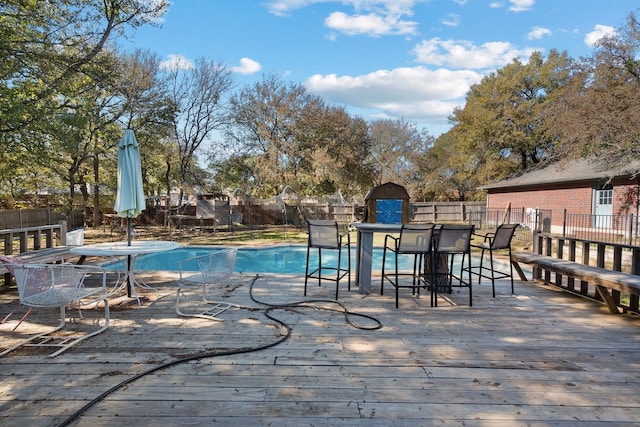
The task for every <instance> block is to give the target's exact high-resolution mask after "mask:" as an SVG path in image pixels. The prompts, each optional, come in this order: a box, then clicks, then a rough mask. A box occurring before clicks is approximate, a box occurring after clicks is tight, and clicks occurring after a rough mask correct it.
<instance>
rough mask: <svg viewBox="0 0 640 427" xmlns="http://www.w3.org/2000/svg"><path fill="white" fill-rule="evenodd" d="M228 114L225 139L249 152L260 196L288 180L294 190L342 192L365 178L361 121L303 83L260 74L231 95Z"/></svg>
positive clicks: (364, 134) (365, 137) (366, 142)
mask: <svg viewBox="0 0 640 427" xmlns="http://www.w3.org/2000/svg"><path fill="white" fill-rule="evenodd" d="M230 117H231V123H230V125H229V127H228V128H227V130H226V133H225V134H226V138H227V141H230V142H231V143H232V144H234V145H235V146H236V148H237V150H238V151H239V152H240V153H242V154H246V155H249V156H250V157H251V159H252V163H253V167H254V168H255V169H254V172H253V173H252V179H253V183H254V184H255V187H254V188H256V189H257V193H258V194H259V195H262V196H268V195H270V196H273V195H277V194H280V193H281V192H282V190H283V189H284V188H285V186H287V185H289V186H291V187H292V188H294V190H295V191H296V192H297V193H299V194H307V195H324V194H330V193H334V192H336V191H337V190H338V189H342V190H344V191H345V194H347V193H352V192H357V191H358V190H359V189H360V188H361V186H362V185H366V184H364V183H367V182H370V176H371V173H370V167H369V166H368V165H367V164H366V159H367V154H368V151H369V149H370V146H371V142H370V137H369V135H368V134H367V126H366V123H365V122H364V121H363V120H362V119H359V118H352V117H351V116H349V114H347V112H346V111H345V109H344V108H342V107H337V106H330V105H326V103H325V102H324V101H323V100H322V99H321V98H320V97H318V96H315V95H312V94H310V93H309V92H308V91H307V90H306V88H305V87H304V86H302V85H299V84H293V83H287V82H283V81H282V80H280V79H279V78H278V77H277V76H275V75H270V76H265V77H264V78H263V80H262V81H260V82H257V83H255V84H254V85H250V86H245V87H244V88H242V89H241V90H240V91H239V92H238V93H237V94H235V95H234V96H233V97H231V100H230ZM237 186H238V187H240V186H241V185H237Z"/></svg>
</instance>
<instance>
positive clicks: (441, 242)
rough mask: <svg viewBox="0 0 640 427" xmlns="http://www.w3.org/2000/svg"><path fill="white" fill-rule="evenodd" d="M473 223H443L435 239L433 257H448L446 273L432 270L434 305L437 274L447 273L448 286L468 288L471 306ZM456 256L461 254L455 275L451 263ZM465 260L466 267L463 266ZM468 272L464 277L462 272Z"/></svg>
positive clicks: (436, 293)
mask: <svg viewBox="0 0 640 427" xmlns="http://www.w3.org/2000/svg"><path fill="white" fill-rule="evenodd" d="M473 229H474V226H473V225H452V224H443V225H442V226H441V227H440V229H439V231H438V233H437V237H436V239H435V247H434V249H433V254H434V256H433V259H440V258H441V257H443V256H447V257H448V258H449V268H448V270H447V272H446V273H442V272H441V271H440V270H439V269H438V271H435V272H433V273H432V274H433V276H435V277H436V278H435V279H434V280H435V282H434V283H438V285H434V286H432V287H431V290H432V292H434V293H435V305H436V306H437V305H438V287H439V286H440V285H439V284H440V283H441V281H440V280H438V278H437V276H442V275H443V274H446V275H447V279H448V287H449V288H451V287H467V288H469V307H471V306H473V293H472V289H471V237H472V235H473ZM456 256H461V257H462V259H461V263H460V273H459V275H456V274H455V273H454V271H453V263H454V260H455V258H456ZM465 261H466V267H465ZM465 272H466V273H467V274H468V277H467V278H466V279H465V278H464V273H465ZM453 279H456V280H457V281H458V284H457V285H454V284H453Z"/></svg>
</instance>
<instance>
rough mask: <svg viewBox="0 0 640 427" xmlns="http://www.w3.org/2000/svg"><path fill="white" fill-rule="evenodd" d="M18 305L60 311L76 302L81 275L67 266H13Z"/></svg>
mask: <svg viewBox="0 0 640 427" xmlns="http://www.w3.org/2000/svg"><path fill="white" fill-rule="evenodd" d="M11 268H12V270H13V277H15V279H16V284H17V286H18V295H19V297H20V302H22V303H23V304H24V305H28V306H32V307H60V306H63V305H66V304H68V303H70V302H73V301H76V300H77V298H78V288H79V287H80V286H81V285H82V284H83V282H84V278H85V275H86V273H85V271H83V270H81V269H78V268H75V267H74V266H73V265H69V264H13V265H12V266H11Z"/></svg>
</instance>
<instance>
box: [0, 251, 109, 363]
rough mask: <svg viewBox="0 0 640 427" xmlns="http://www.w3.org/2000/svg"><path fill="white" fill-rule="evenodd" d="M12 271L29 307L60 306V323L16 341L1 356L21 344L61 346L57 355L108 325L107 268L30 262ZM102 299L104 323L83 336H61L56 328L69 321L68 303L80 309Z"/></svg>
mask: <svg viewBox="0 0 640 427" xmlns="http://www.w3.org/2000/svg"><path fill="white" fill-rule="evenodd" d="M9 269H10V271H12V274H13V276H14V278H15V279H16V284H17V286H18V295H19V298H20V302H21V303H22V304H23V305H25V306H28V307H33V308H36V307H42V308H53V307H55V308H59V310H60V323H59V324H58V326H56V327H55V328H53V329H50V330H48V331H46V332H43V333H39V334H35V335H33V336H31V337H29V338H26V339H25V340H23V341H20V342H19V343H17V344H16V345H14V346H12V347H10V348H8V349H6V350H5V351H3V352H2V353H0V356H3V355H5V354H7V353H10V352H12V351H14V350H16V349H17V348H19V347H22V346H31V347H58V348H59V349H58V350H57V351H55V352H53V353H51V354H50V355H49V356H50V357H55V356H57V355H59V354H60V353H62V352H64V351H65V350H67V349H69V348H70V347H72V346H74V345H76V344H78V343H79V342H81V341H83V340H85V339H87V338H89V337H92V336H94V335H97V334H99V333H101V332H103V331H105V330H106V329H107V327H108V326H109V302H108V300H107V296H108V291H107V287H106V283H107V273H106V270H105V269H103V268H101V267H98V266H83V265H75V264H28V263H16V264H12V265H10V268H9ZM99 302H102V303H103V304H104V321H103V325H102V327H100V328H98V329H97V330H93V331H91V332H88V333H85V334H83V335H80V336H76V335H77V334H73V336H65V337H61V336H60V335H59V334H58V335H54V333H55V332H57V331H60V330H61V329H62V328H63V327H64V326H65V324H66V318H67V316H66V307H67V306H77V307H78V309H81V308H82V307H83V306H86V305H88V304H94V303H99Z"/></svg>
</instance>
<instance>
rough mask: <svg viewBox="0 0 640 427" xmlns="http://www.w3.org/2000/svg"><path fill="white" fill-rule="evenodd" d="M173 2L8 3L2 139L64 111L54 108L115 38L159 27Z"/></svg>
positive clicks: (1, 34)
mask: <svg viewBox="0 0 640 427" xmlns="http://www.w3.org/2000/svg"><path fill="white" fill-rule="evenodd" d="M168 4H169V2H168V0H157V1H149V2H141V1H138V0H105V1H101V2H95V1H92V0H65V1H61V0H53V1H50V0H32V1H28V2H27V1H23V0H9V1H6V2H3V4H2V6H0V16H2V19H0V40H2V41H1V42H0V64H2V65H1V66H0V98H1V99H2V100H3V101H2V104H0V105H1V107H0V111H1V112H2V115H3V121H2V123H0V133H12V132H15V131H17V130H19V129H21V128H23V127H24V126H27V125H29V124H32V123H34V122H37V121H39V120H43V119H44V118H46V117H50V116H51V114H52V111H55V109H58V108H62V109H64V106H63V105H60V104H59V103H58V102H52V101H54V100H55V99H56V95H57V94H58V93H60V92H66V91H67V89H68V87H67V85H68V84H69V83H70V82H72V81H73V78H74V77H75V76H77V75H79V74H82V73H87V72H88V70H87V69H86V66H88V65H90V64H91V63H92V62H94V61H95V60H96V58H98V56H99V54H100V53H101V52H102V51H103V49H104V48H105V46H106V45H107V42H108V40H109V39H110V38H111V37H112V36H113V35H115V34H118V33H119V34H123V32H124V31H125V30H126V29H127V28H134V29H135V28H137V27H139V26H141V25H143V24H150V23H155V22H156V21H157V19H158V18H159V17H160V16H162V15H163V14H164V13H165V12H166V10H167V7H168Z"/></svg>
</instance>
